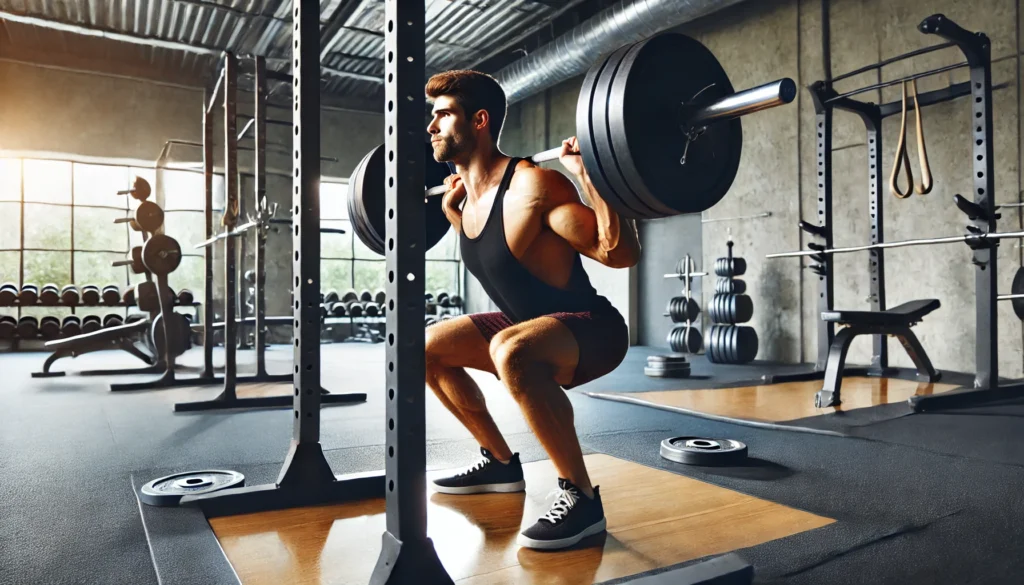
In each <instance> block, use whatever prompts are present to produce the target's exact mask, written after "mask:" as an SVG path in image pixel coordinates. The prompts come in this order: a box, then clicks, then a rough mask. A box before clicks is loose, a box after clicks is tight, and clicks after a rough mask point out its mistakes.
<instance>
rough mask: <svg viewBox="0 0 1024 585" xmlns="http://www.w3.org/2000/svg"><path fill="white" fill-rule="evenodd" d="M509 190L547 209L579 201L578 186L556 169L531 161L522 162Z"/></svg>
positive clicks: (517, 168) (513, 176)
mask: <svg viewBox="0 0 1024 585" xmlns="http://www.w3.org/2000/svg"><path fill="white" fill-rule="evenodd" d="M524 163H525V164H524ZM509 188H510V190H512V191H515V192H516V193H518V194H520V195H522V196H523V197H524V198H526V199H529V200H532V201H533V202H534V203H536V204H540V205H542V206H545V207H546V206H555V205H561V204H563V203H567V202H570V201H579V196H578V194H577V193H576V186H575V185H573V183H572V181H570V180H569V178H568V177H566V176H565V175H563V174H562V173H560V172H559V171H557V170H555V169H546V168H543V167H538V166H536V165H534V164H533V163H530V162H529V161H523V162H520V163H519V165H518V166H517V167H516V172H515V174H514V175H512V183H511V185H509Z"/></svg>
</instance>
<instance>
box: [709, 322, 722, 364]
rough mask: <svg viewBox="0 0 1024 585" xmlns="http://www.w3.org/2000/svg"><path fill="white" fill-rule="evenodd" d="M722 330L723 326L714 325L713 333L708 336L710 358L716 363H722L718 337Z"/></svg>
mask: <svg viewBox="0 0 1024 585" xmlns="http://www.w3.org/2000/svg"><path fill="white" fill-rule="evenodd" d="M721 330H722V328H721V327H720V326H718V325H713V326H712V328H711V334H710V335H709V336H708V359H709V360H711V361H712V362H714V363H716V364H718V363H720V360H719V344H718V343H719V342H718V337H719V334H720V333H721Z"/></svg>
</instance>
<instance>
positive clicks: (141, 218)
mask: <svg viewBox="0 0 1024 585" xmlns="http://www.w3.org/2000/svg"><path fill="white" fill-rule="evenodd" d="M135 223H137V224H139V227H140V228H142V231H145V232H149V233H153V232H155V231H157V230H158V229H160V227H161V226H162V225H164V210H163V209H161V208H160V206H159V205H157V204H156V203H153V202H152V201H142V202H140V203H139V207H138V209H136V210H135Z"/></svg>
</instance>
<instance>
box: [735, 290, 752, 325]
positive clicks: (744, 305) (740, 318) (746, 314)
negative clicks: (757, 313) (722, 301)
mask: <svg viewBox="0 0 1024 585" xmlns="http://www.w3.org/2000/svg"><path fill="white" fill-rule="evenodd" d="M732 302H733V321H732V322H733V323H746V322H747V321H750V319H751V317H753V316H754V301H752V300H751V299H750V297H749V296H747V295H733V301H732Z"/></svg>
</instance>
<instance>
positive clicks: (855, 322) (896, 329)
mask: <svg viewBox="0 0 1024 585" xmlns="http://www.w3.org/2000/svg"><path fill="white" fill-rule="evenodd" d="M940 306H941V305H940V303H939V300H938V299H921V300H917V301H910V302H907V303H903V304H902V305H899V306H898V307H893V308H891V309H888V310H885V311H825V312H823V313H822V314H821V319H822V320H823V321H831V322H833V323H837V324H839V325H843V326H845V327H844V328H843V330H842V331H840V332H839V333H837V334H836V336H835V339H833V340H832V345H831V346H830V347H829V350H828V364H827V366H826V367H825V385H824V387H823V388H822V389H821V390H820V391H819V392H818V393H817V394H816V395H815V397H814V405H815V406H817V407H818V408H824V407H826V406H839V405H840V404H841V403H842V401H841V400H840V399H839V389H840V387H841V386H842V384H843V368H844V367H845V365H846V352H847V351H848V350H849V349H850V343H851V342H853V338H854V337H856V336H858V335H895V336H896V337H897V338H898V339H899V340H900V343H902V344H903V348H904V349H906V350H907V354H908V355H910V359H912V360H914V365H915V366H917V379H918V380H919V381H922V382H937V381H938V380H939V377H940V374H939V373H938V372H936V371H935V368H933V367H932V362H931V360H929V359H928V354H927V353H925V351H924V348H923V347H921V342H920V341H918V339H917V336H916V335H914V332H913V331H911V330H910V328H911V327H913V326H914V325H917V324H918V323H919V322H920V321H921V318H922V317H924V316H925V315H927V314H928V313H931V312H932V311H934V310H935V309H938V308H939V307H940Z"/></svg>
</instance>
